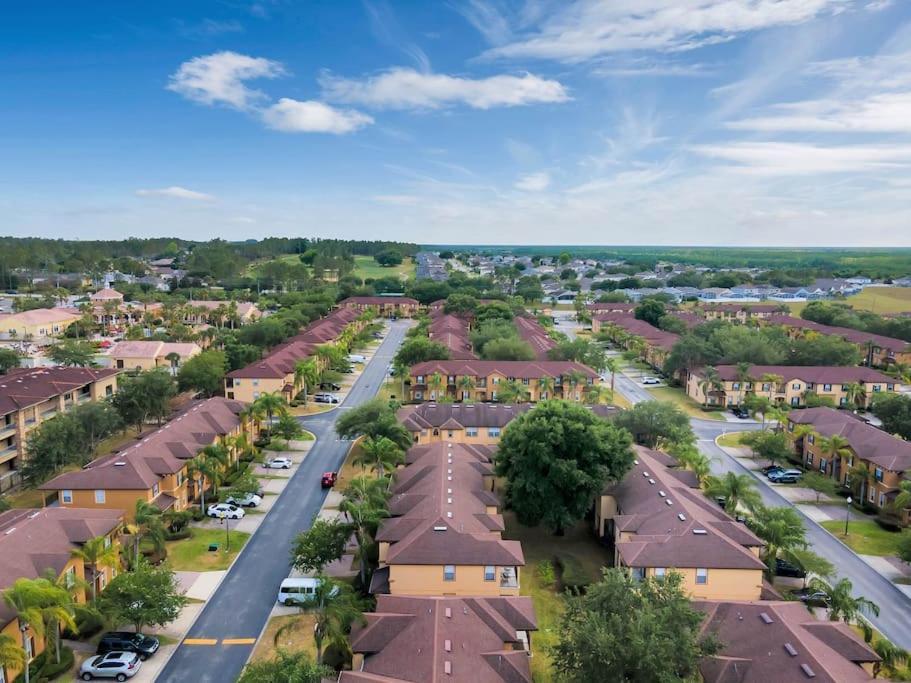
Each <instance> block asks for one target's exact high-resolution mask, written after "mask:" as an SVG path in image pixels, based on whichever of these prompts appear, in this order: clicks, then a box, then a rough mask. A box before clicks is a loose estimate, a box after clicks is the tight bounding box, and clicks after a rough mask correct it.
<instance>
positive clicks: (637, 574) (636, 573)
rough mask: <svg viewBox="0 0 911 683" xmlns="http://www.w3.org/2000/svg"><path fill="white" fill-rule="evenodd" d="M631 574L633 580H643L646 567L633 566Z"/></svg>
mask: <svg viewBox="0 0 911 683" xmlns="http://www.w3.org/2000/svg"><path fill="white" fill-rule="evenodd" d="M631 575H632V577H633V581H642V579H644V578H645V568H644V567H633V568H632V570H631Z"/></svg>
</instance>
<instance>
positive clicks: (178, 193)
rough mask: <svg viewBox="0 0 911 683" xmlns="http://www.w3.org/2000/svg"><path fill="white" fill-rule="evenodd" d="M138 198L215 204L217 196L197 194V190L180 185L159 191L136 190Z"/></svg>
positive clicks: (158, 189) (159, 189) (203, 193)
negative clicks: (162, 198) (160, 198)
mask: <svg viewBox="0 0 911 683" xmlns="http://www.w3.org/2000/svg"><path fill="white" fill-rule="evenodd" d="M136 196H137V197H165V198H168V199H185V200H189V201H194V202H214V201H215V196H214V195H211V194H206V193H205V192H196V191H195V190H188V189H187V188H185V187H180V186H179V185H172V186H171V187H162V188H157V189H143V190H136Z"/></svg>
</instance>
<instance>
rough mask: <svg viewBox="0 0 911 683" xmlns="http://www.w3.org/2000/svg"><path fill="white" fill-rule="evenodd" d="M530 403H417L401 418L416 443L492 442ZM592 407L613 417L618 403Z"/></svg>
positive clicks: (400, 414) (400, 413) (404, 409)
mask: <svg viewBox="0 0 911 683" xmlns="http://www.w3.org/2000/svg"><path fill="white" fill-rule="evenodd" d="M532 407H533V406H532V404H531V403H418V404H416V405H415V404H412V405H405V406H402V407H401V408H400V409H399V411H398V413H397V416H398V419H399V422H401V423H402V424H403V425H404V426H405V428H406V429H407V430H408V431H409V432H411V435H412V437H413V439H414V442H415V443H416V444H427V443H437V442H440V441H446V442H451V443H467V444H481V445H484V446H493V445H496V444H498V443H500V437H501V435H502V434H503V430H504V429H505V428H506V425H508V424H509V423H510V422H512V420H513V419H514V418H516V417H517V416H519V415H521V414H522V413H524V412H526V411H528V410H530V409H531V408H532ZM588 408H589V410H591V411H593V412H594V413H595V414H597V415H599V416H601V417H604V418H608V419H610V418H611V417H613V416H614V415H616V414H617V413H618V412H619V409H618V408H617V407H615V406H608V405H592V406H588Z"/></svg>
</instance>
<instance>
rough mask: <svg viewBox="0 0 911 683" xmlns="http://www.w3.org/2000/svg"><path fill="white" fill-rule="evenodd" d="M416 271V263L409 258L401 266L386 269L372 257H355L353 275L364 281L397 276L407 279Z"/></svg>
mask: <svg viewBox="0 0 911 683" xmlns="http://www.w3.org/2000/svg"><path fill="white" fill-rule="evenodd" d="M414 270H415V266H414V261H413V260H412V259H410V258H407V257H406V258H405V260H404V261H403V262H402V264H401V265H400V266H393V267H391V268H386V267H384V266H381V265H380V264H379V263H377V262H376V261H374V260H373V257H372V256H355V257H354V272H353V273H352V274H353V275H355V276H356V277H359V278H362V279H367V278H372V279H376V278H380V277H396V276H397V277H399V278H404V279H407V278H409V277H411V276H412V275H414Z"/></svg>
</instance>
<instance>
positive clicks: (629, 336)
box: [592, 313, 680, 370]
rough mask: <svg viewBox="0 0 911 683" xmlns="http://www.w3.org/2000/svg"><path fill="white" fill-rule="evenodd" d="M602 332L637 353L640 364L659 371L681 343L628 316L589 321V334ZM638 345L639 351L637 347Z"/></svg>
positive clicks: (603, 315)
mask: <svg viewBox="0 0 911 683" xmlns="http://www.w3.org/2000/svg"><path fill="white" fill-rule="evenodd" d="M600 332H604V333H605V334H607V335H608V337H610V339H611V341H613V342H615V343H617V344H620V345H621V346H623V347H624V348H626V349H637V350H639V351H640V354H641V355H642V358H643V360H645V362H646V363H648V364H649V365H651V366H652V367H653V368H657V369H658V370H660V369H661V368H663V367H664V362H665V361H666V360H667V357H668V355H669V354H670V352H671V351H672V350H673V348H674V344H676V343H677V342H678V341H679V340H680V335H679V334H676V333H674V332H668V331H666V330H662V329H659V328H657V327H655V326H654V325H652V324H650V323H647V322H646V321H644V320H639V319H637V318H635V317H633V316H632V315H629V314H627V313H599V314H598V315H596V316H594V317H593V318H592V333H594V334H598V333H600ZM639 344H641V349H639V348H638V345H639Z"/></svg>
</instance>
